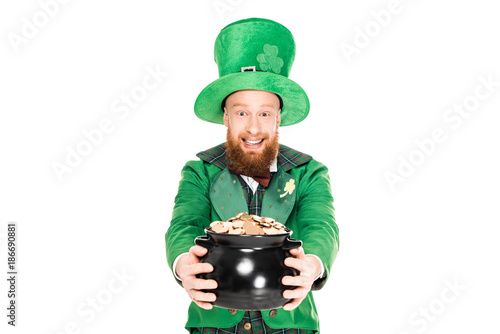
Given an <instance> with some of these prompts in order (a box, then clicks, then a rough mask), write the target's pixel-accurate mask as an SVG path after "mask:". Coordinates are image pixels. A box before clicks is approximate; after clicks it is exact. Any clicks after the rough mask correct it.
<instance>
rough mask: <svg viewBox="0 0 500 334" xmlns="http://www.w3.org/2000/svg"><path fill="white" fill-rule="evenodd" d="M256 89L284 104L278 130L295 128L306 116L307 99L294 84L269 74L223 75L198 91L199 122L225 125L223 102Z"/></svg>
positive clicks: (281, 77) (195, 110)
mask: <svg viewBox="0 0 500 334" xmlns="http://www.w3.org/2000/svg"><path fill="white" fill-rule="evenodd" d="M245 89H255V90H263V91H268V92H271V93H275V94H278V95H279V96H280V97H281V99H282V100H283V108H282V109H281V126H287V125H292V124H297V123H299V122H301V121H302V120H304V118H306V117H307V114H308V113H309V98H308V97H307V94H306V93H305V91H304V90H303V89H302V87H300V86H299V85H298V84H297V83H295V82H294V81H293V80H290V79H288V78H287V77H285V76H282V75H279V74H275V73H271V72H253V71H249V72H238V73H231V74H228V75H225V76H223V77H221V78H219V79H217V80H215V81H213V82H212V83H210V84H209V85H208V86H207V87H205V89H203V90H202V91H201V93H200V94H199V95H198V98H197V99H196V102H195V104H194V112H195V114H196V116H198V118H200V119H202V120H204V121H207V122H211V123H217V124H224V121H223V116H224V113H223V111H222V108H221V104H222V101H223V100H224V99H225V98H226V97H227V96H228V95H229V94H232V93H234V92H237V91H239V90H245Z"/></svg>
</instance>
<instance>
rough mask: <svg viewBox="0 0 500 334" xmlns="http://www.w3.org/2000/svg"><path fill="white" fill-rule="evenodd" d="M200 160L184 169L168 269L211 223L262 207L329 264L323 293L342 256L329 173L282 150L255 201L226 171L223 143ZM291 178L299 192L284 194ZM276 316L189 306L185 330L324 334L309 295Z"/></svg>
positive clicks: (168, 242)
mask: <svg viewBox="0 0 500 334" xmlns="http://www.w3.org/2000/svg"><path fill="white" fill-rule="evenodd" d="M197 156H198V157H199V158H200V160H199V161H190V162H188V163H187V164H186V165H185V166H184V168H183V171H182V179H181V181H180V183H179V192H178V195H177V196H176V199H175V206H174V212H173V215H172V221H171V224H170V227H169V229H168V231H167V234H166V236H165V240H166V246H167V261H168V263H169V266H170V267H172V263H173V260H174V259H175V258H176V257H177V256H178V255H180V254H182V253H183V252H186V251H188V250H189V248H190V247H191V246H192V245H193V240H194V238H195V237H196V236H198V235H203V234H204V228H205V227H207V226H208V225H209V224H210V222H212V221H214V220H226V219H227V218H229V217H232V216H234V215H236V214H237V212H241V211H247V212H248V211H249V212H251V213H256V214H257V213H258V212H259V210H260V209H261V208H262V211H261V213H259V214H261V215H263V216H269V217H273V218H275V219H277V220H279V221H280V222H282V223H284V224H285V225H287V227H288V228H290V229H292V230H293V231H294V238H297V239H301V240H302V241H303V247H304V250H305V252H306V253H309V254H315V255H317V256H319V257H320V259H321V260H322V262H323V264H324V266H325V277H324V278H323V279H319V280H317V281H316V282H315V285H314V286H313V290H317V289H320V288H321V287H322V286H323V284H324V283H325V282H326V280H327V278H328V276H329V272H330V268H331V265H332V263H333V261H334V259H335V257H336V254H337V251H338V227H337V225H336V223H335V218H334V210H333V198H332V196H331V189H330V183H329V177H328V170H327V168H326V167H325V166H324V165H322V164H321V163H319V162H317V161H315V160H314V159H312V157H311V156H309V155H306V154H303V153H300V152H298V151H296V150H293V149H291V148H289V147H287V146H285V145H280V149H279V153H278V172H276V173H275V175H273V177H272V179H271V182H270V184H269V187H268V188H267V189H265V191H263V190H262V187H260V186H259V188H258V190H257V191H256V194H255V196H254V195H253V194H251V190H250V189H249V188H248V187H245V185H246V183H245V182H244V181H243V180H242V179H241V177H236V176H234V175H231V174H230V173H229V172H228V171H227V165H228V161H227V158H226V154H225V146H224V144H221V145H218V146H216V147H214V148H211V149H209V150H207V151H203V152H200V153H198V154H197ZM292 179H293V180H294V182H295V186H296V187H295V188H294V189H293V190H292V191H288V192H289V193H288V192H287V193H284V189H285V188H284V186H285V183H287V182H290V180H292ZM240 182H243V183H240ZM228 192H229V193H228ZM231 194H233V195H234V194H239V196H231ZM228 195H229V196H230V197H227V196H228ZM228 198H231V201H228ZM272 311H275V314H274V315H270V314H272V312H270V311H262V312H259V311H255V312H248V311H246V312H245V311H235V312H228V310H226V309H222V308H218V307H214V308H213V309H212V310H204V309H201V308H200V307H198V306H197V305H196V304H194V303H191V306H190V308H189V314H188V321H187V324H186V329H187V330H188V331H191V332H192V333H216V334H217V333H219V334H222V333H224V334H238V333H267V334H278V333H279V334H292V333H293V334H295V333H313V332H316V331H319V318H318V315H317V310H316V307H315V305H314V300H313V296H312V293H311V292H310V293H309V295H308V296H307V297H306V299H304V301H303V302H302V303H301V304H300V305H299V307H297V308H296V309H295V310H292V311H284V310H283V309H282V308H279V309H277V310H272ZM246 323H249V324H251V330H250V331H247V330H246V329H245V328H244V324H246ZM247 326H248V325H247ZM291 328H293V329H291Z"/></svg>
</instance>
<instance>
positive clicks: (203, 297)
mask: <svg viewBox="0 0 500 334" xmlns="http://www.w3.org/2000/svg"><path fill="white" fill-rule="evenodd" d="M189 297H191V299H192V300H193V301H194V302H199V303H211V302H214V301H215V300H216V299H217V296H216V295H215V294H214V293H209V292H203V291H198V290H191V291H189Z"/></svg>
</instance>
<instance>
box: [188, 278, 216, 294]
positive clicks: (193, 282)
mask: <svg viewBox="0 0 500 334" xmlns="http://www.w3.org/2000/svg"><path fill="white" fill-rule="evenodd" d="M182 286H183V287H184V289H186V290H187V291H189V290H211V289H217V286H218V284H217V281H215V280H213V279H201V278H191V279H186V280H185V281H182Z"/></svg>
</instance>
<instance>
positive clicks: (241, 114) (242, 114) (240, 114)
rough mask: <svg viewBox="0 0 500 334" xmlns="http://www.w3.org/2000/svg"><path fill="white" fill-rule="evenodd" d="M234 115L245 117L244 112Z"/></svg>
mask: <svg viewBox="0 0 500 334" xmlns="http://www.w3.org/2000/svg"><path fill="white" fill-rule="evenodd" d="M236 115H238V116H245V112H244V111H238V112H237V113H236Z"/></svg>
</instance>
